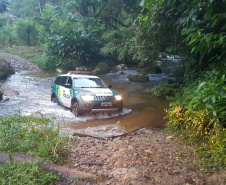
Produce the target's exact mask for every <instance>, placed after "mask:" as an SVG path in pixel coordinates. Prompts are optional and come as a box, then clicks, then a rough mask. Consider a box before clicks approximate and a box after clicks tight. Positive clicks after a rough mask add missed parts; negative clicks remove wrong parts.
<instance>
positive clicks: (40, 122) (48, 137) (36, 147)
mask: <svg viewBox="0 0 226 185" xmlns="http://www.w3.org/2000/svg"><path fill="white" fill-rule="evenodd" d="M69 145H70V140H69V138H68V137H65V136H62V135H60V132H59V125H57V126H56V125H54V124H53V123H52V122H51V121H50V120H49V119H45V118H35V117H32V116H30V117H23V116H19V115H15V116H13V117H9V118H0V151H5V152H8V154H9V156H10V159H11V161H12V157H11V156H12V153H13V152H23V153H26V154H30V155H34V156H37V157H40V158H42V159H45V160H47V161H50V162H58V163H59V162H62V161H63V160H64V158H65V157H66V156H67V155H68V154H69V152H70V150H69Z"/></svg>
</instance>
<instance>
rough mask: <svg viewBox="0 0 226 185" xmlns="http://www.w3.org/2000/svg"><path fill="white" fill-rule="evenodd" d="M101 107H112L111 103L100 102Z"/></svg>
mask: <svg viewBox="0 0 226 185" xmlns="http://www.w3.org/2000/svg"><path fill="white" fill-rule="evenodd" d="M101 106H102V107H110V106H112V103H111V102H102V103H101Z"/></svg>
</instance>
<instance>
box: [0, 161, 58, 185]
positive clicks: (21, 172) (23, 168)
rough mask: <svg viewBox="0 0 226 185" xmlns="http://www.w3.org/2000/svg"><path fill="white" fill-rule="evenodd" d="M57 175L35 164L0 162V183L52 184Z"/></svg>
mask: <svg viewBox="0 0 226 185" xmlns="http://www.w3.org/2000/svg"><path fill="white" fill-rule="evenodd" d="M57 180H59V177H58V176H57V175H55V174H53V173H52V172H47V171H46V170H45V169H44V168H43V167H41V166H39V165H37V164H31V163H25V162H16V163H13V164H12V163H4V164H0V184H2V185H8V184H9V185H17V184H18V185H19V184H43V185H44V184H54V182H55V181H57Z"/></svg>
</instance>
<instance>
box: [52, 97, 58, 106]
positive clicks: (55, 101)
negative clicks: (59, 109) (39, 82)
mask: <svg viewBox="0 0 226 185" xmlns="http://www.w3.org/2000/svg"><path fill="white" fill-rule="evenodd" d="M51 101H52V102H53V103H57V104H59V102H58V99H57V98H56V96H53V97H52V99H51Z"/></svg>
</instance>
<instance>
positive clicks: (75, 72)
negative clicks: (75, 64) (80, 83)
mask: <svg viewBox="0 0 226 185" xmlns="http://www.w3.org/2000/svg"><path fill="white" fill-rule="evenodd" d="M68 74H80V75H92V74H93V72H92V71H69V72H68Z"/></svg>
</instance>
